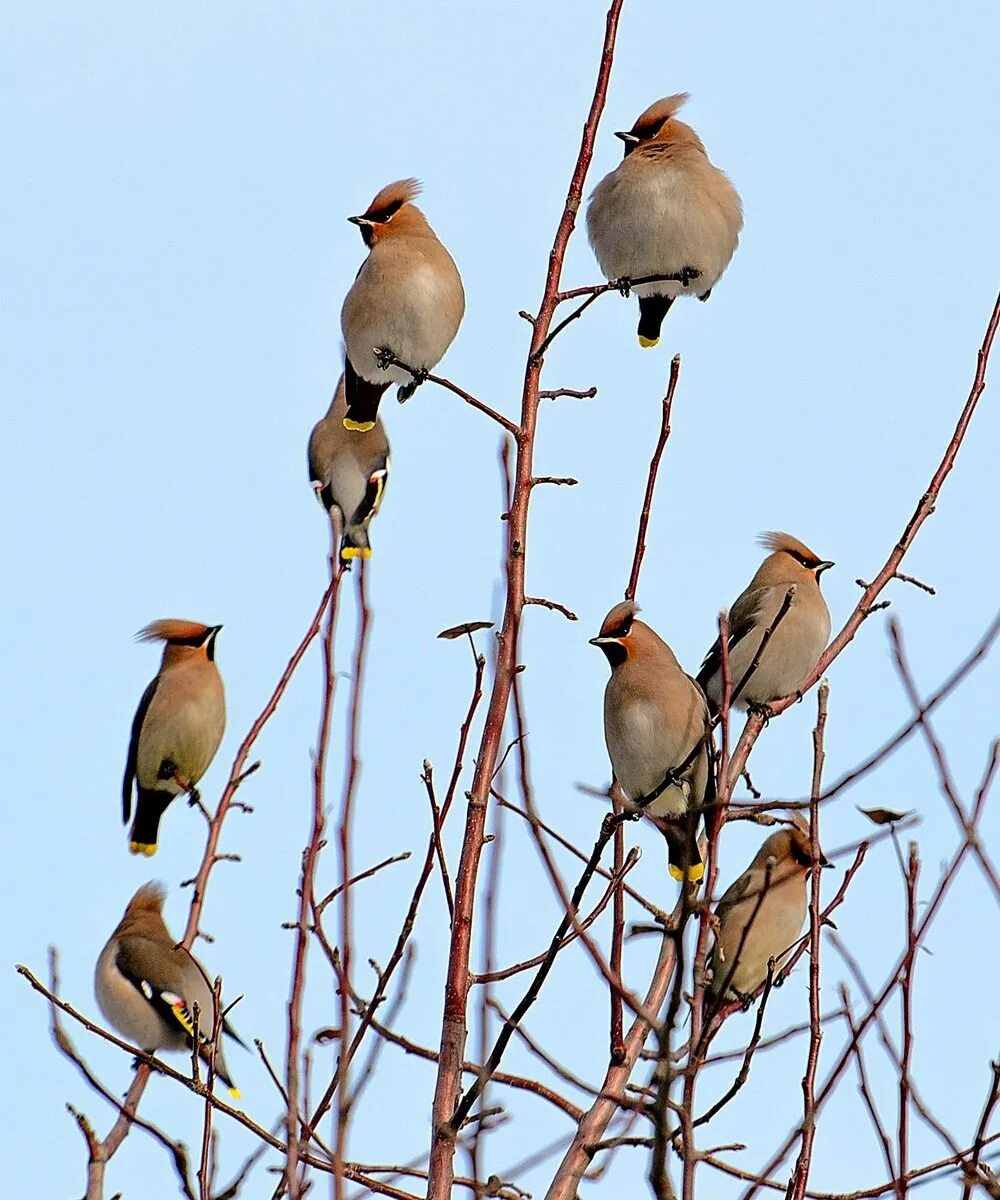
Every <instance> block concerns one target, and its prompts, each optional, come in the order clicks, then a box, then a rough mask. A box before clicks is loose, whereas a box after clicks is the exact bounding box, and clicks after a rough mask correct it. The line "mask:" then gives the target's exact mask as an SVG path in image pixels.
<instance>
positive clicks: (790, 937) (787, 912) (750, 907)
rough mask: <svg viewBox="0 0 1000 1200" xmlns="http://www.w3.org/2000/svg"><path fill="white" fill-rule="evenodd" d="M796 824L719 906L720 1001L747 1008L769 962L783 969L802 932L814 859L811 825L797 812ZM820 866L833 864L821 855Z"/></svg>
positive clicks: (716, 965)
mask: <svg viewBox="0 0 1000 1200" xmlns="http://www.w3.org/2000/svg"><path fill="white" fill-rule="evenodd" d="M794 820H795V824H794V825H793V826H784V827H782V828H781V829H779V830H778V831H777V832H776V833H772V834H771V836H770V837H769V838H768V839H767V840H766V841H765V842H764V844H763V845H762V846H761V848H760V849H759V850H758V851H757V853H756V854H755V855H754V859H753V862H752V863H751V864H750V866H749V867H748V868H747V869H746V870H745V871H744V872H743V874H742V875H741V876H740V877H739V879H737V880H736V881H735V883H732V884H730V886H729V887H728V888H727V890H726V892H725V894H724V895H723V897H722V899H721V900H720V901H719V903H718V904H717V905H716V908H715V916H716V919H717V921H718V925H717V931H716V935H715V946H714V949H713V951H712V958H711V969H712V981H711V983H710V985H709V991H710V992H711V994H712V995H713V996H714V997H716V999H718V998H720V997H724V998H726V999H728V998H730V997H733V996H735V997H736V998H737V999H739V1000H742V1001H743V1002H744V1003H747V1002H748V999H749V997H750V995H751V993H752V992H754V991H755V990H756V989H757V988H758V987H760V985H761V984H762V983H763V982H764V980H765V979H766V978H767V965H768V962H769V960H770V959H772V958H773V959H775V960H776V962H778V963H779V964H780V961H781V960H782V959H783V958H785V957H786V954H787V952H788V951H790V950H791V949H792V948H793V947H794V944H795V942H796V941H797V939H798V936H799V934H800V933H801V932H802V926H803V925H804V924H805V919H806V909H807V907H808V902H807V897H806V885H807V883H808V881H809V874H810V871H811V870H812V861H813V858H812V852H811V849H810V841H809V826H808V824H807V823H806V822H805V821H804V820H803V819H802V817H801V815H800V814H798V813H795V814H794ZM819 865H820V866H821V867H832V866H833V863H832V862H830V861H829V859H828V858H827V857H826V856H825V855H824V854H822V853H821V854H820V856H819ZM723 989H725V991H723Z"/></svg>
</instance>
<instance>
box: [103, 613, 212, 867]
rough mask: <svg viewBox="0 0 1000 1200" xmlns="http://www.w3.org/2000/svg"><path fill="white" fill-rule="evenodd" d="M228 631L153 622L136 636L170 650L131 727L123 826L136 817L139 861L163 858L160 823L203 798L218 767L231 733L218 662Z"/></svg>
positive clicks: (132, 842) (132, 841) (134, 845)
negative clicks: (218, 643)
mask: <svg viewBox="0 0 1000 1200" xmlns="http://www.w3.org/2000/svg"><path fill="white" fill-rule="evenodd" d="M221 628H222V626H221V625H202V624H201V623H200V622H198V621H178V620H162V621H153V622H152V624H150V625H147V626H146V627H145V629H141V630H140V631H139V632H138V633H137V634H136V640H137V641H141V642H164V643H165V645H164V647H163V658H162V660H161V662H160V670H159V672H158V673H157V675H156V678H155V679H153V680H152V681H151V682H150V684H149V686H148V687H147V688H146V690H145V692H143V695H142V699H141V700H140V701H139V707H138V709H137V710H136V714H135V717H134V719H133V721H132V736H131V738H130V740H129V747H128V758H127V760H126V763H125V775H124V777H123V779H122V821H123V822H126V823H127V822H128V819H129V817H130V816H131V813H132V791H133V788H134V789H135V793H136V805H135V819H134V820H133V822H132V830H131V833H130V834H129V849H130V850H131V851H132V853H133V854H145V855H153V854H155V853H156V844H157V838H158V836H159V828H160V818H161V817H162V816H163V813H164V811H165V810H166V808H167V806H168V805H169V804H170V802H171V800H173V799H174V797H175V796H180V795H183V794H185V793H186V794H187V795H189V796H190V797H191V798H192V801H194V800H196V799H197V798H198V791H197V784H198V782H199V780H200V779H201V777H202V776H203V775H204V774H205V772H206V771H207V770H208V768H209V767H210V766H211V763H212V759H213V758H215V752H216V751H217V750H218V748H219V743H220V742H221V741H222V735H223V733H224V731H225V728H226V698H225V692H224V690H223V687H222V676H221V675H220V674H219V668H218V666H217V665H216V662H215V640H216V638H217V637H218V635H219V630H220V629H221Z"/></svg>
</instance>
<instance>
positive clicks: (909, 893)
mask: <svg viewBox="0 0 1000 1200" xmlns="http://www.w3.org/2000/svg"><path fill="white" fill-rule="evenodd" d="M919 873H920V859H919V857H918V855H917V843H916V842H910V858H909V863H908V865H907V869H906V951H905V953H904V955H903V967H902V970H901V971H900V973H899V991H900V997H901V1000H902V1018H903V1046H902V1053H901V1055H900V1062H899V1137H898V1145H897V1148H896V1161H897V1163H898V1164H899V1188H898V1190H897V1193H896V1194H897V1195H898V1196H899V1200H905V1198H906V1190H907V1188H906V1176H907V1169H908V1167H909V1146H910V1136H909V1130H910V1062H911V1060H912V1058H913V965H914V962H915V960H916V954H917V928H916V926H917V876H918V875H919Z"/></svg>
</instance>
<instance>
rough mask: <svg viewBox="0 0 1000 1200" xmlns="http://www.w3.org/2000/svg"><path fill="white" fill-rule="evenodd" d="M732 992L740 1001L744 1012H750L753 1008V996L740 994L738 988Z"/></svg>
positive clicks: (732, 989)
mask: <svg viewBox="0 0 1000 1200" xmlns="http://www.w3.org/2000/svg"><path fill="white" fill-rule="evenodd" d="M730 991H731V992H732V993H733V995H734V996H735V997H736V999H737V1000H739V1002H740V1004H741V1006H742V1009H743V1012H749V1011H750V1009H751V1008H753V996H750V995H747V993H746V992H738V991H737V990H736V988H730Z"/></svg>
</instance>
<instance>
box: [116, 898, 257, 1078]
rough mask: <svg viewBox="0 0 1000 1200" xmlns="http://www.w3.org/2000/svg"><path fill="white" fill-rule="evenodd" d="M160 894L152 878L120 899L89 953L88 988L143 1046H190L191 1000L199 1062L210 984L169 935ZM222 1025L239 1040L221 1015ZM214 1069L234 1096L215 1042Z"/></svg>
mask: <svg viewBox="0 0 1000 1200" xmlns="http://www.w3.org/2000/svg"><path fill="white" fill-rule="evenodd" d="M164 898H165V897H164V891H163V888H162V887H161V886H160V885H159V884H157V883H147V884H144V885H143V886H142V887H141V888H139V890H138V891H137V892H136V894H135V895H134V896H133V897H132V899H131V900H130V901H129V902H128V908H126V909H125V915H124V916H123V917H122V919H121V920H120V921H119V922H118V928H117V929H116V930H115V931H114V933H113V934H112V935H111V937H110V938H109V939H108V942H107V945H105V947H104V949H103V950H102V951H101V954H100V957H99V958H98V960H97V967H96V969H95V971H94V992H95V993H96V995H97V1003H98V1004H99V1005H100V1007H101V1012H102V1013H104V1016H105V1017H106V1019H107V1020H108V1022H109V1023H110V1024H111V1025H113V1026H114V1027H115V1029H117V1030H118V1032H119V1033H120V1034H121V1035H122V1037H126V1038H128V1040H129V1041H130V1042H134V1043H135V1044H136V1045H137V1046H139V1047H140V1048H141V1049H142V1050H145V1051H146V1052H147V1053H148V1054H152V1053H153V1052H154V1051H156V1050H190V1049H191V1047H192V1045H193V1044H194V1006H195V1005H196V1004H197V1005H198V1041H199V1043H200V1046H201V1049H200V1051H199V1052H200V1055H201V1057H202V1058H203V1059H204V1060H205V1062H206V1063H207V1062H208V1061H209V1044H210V1043H211V1041H212V1031H213V1026H214V1023H215V1011H214V1009H215V1006H214V1001H213V995H212V991H213V989H212V985H211V984H210V983H209V979H208V976H207V975H206V974H205V970H204V968H203V967H202V966H201V964H200V963H199V962H198V960H197V959H196V958H194V957H193V955H191V954H190V953H189V952H188V951H187V950H185V949H184V948H183V947H182V946H178V945H176V944H175V942H174V939H173V938H172V937H171V936H170V931H169V930H168V929H167V927H166V925H165V924H164V921H163V901H164ZM222 1031H223V1033H226V1034H228V1035H229V1037H231V1038H232V1039H233V1040H234V1041H236V1042H239V1044H240V1045H241V1046H243V1045H244V1043H243V1042H242V1040H241V1039H240V1038H239V1037H238V1036H237V1034H236V1032H235V1030H234V1029H233V1028H232V1026H231V1025H230V1024H229V1022H228V1021H227V1020H223V1022H222ZM215 1073H216V1075H218V1077H219V1078H220V1079H221V1080H222V1082H223V1083H224V1084H225V1085H226V1087H227V1088H228V1089H229V1094H230V1095H231V1096H232V1097H233V1099H234V1100H238V1099H239V1098H240V1093H239V1091H238V1090H237V1088H236V1086H235V1085H234V1083H233V1080H232V1076H231V1075H230V1074H229V1068H228V1066H226V1056H225V1054H223V1052H222V1045H221V1042H220V1044H219V1045H218V1046H217V1047H216V1051H215Z"/></svg>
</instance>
